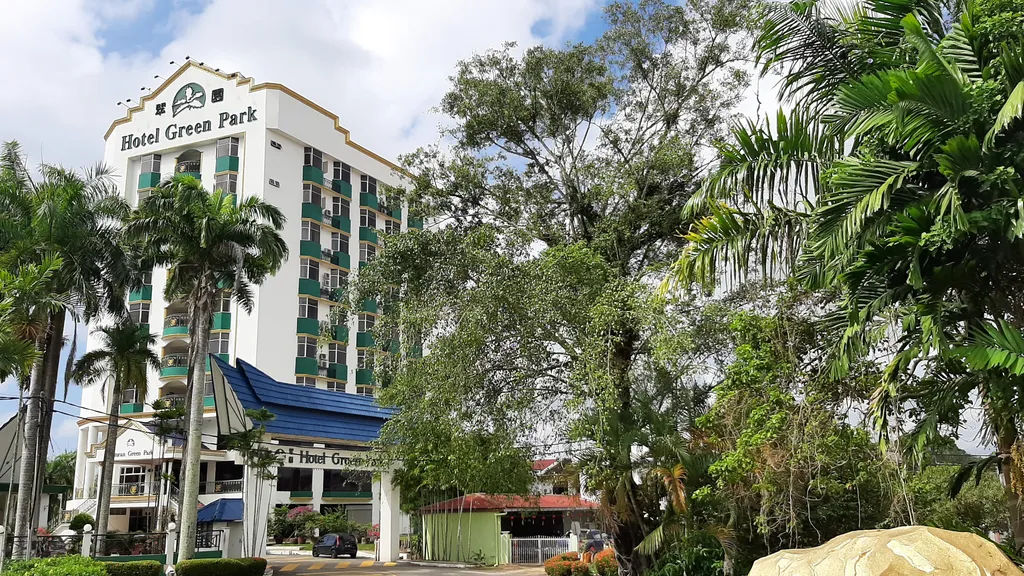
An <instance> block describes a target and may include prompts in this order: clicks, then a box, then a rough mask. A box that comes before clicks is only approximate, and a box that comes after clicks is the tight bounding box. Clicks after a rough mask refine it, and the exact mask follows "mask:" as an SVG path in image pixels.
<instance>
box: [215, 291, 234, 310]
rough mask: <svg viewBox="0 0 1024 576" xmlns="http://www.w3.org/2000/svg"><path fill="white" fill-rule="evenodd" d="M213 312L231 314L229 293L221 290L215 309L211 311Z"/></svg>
mask: <svg viewBox="0 0 1024 576" xmlns="http://www.w3.org/2000/svg"><path fill="white" fill-rule="evenodd" d="M213 311H214V312H231V291H230V290H222V291H221V293H220V297H219V298H218V300H217V307H216V308H214V309H213Z"/></svg>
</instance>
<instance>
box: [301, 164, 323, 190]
mask: <svg viewBox="0 0 1024 576" xmlns="http://www.w3.org/2000/svg"><path fill="white" fill-rule="evenodd" d="M302 180H303V181H305V182H312V183H313V184H316V185H317V186H323V185H324V171H323V170H321V169H319V168H317V167H316V166H303V167H302Z"/></svg>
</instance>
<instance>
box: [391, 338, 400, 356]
mask: <svg viewBox="0 0 1024 576" xmlns="http://www.w3.org/2000/svg"><path fill="white" fill-rule="evenodd" d="M401 351H402V346H401V343H400V342H399V341H398V340H391V341H389V342H388V352H391V353H392V354H398V353H399V352H401Z"/></svg>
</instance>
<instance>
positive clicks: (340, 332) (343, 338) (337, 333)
mask: <svg viewBox="0 0 1024 576" xmlns="http://www.w3.org/2000/svg"><path fill="white" fill-rule="evenodd" d="M334 339H335V340H336V341H338V342H348V326H335V327H334Z"/></svg>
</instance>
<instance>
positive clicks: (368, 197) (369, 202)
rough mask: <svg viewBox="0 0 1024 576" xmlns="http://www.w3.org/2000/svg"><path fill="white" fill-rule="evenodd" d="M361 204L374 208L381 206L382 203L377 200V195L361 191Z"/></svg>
mask: <svg viewBox="0 0 1024 576" xmlns="http://www.w3.org/2000/svg"><path fill="white" fill-rule="evenodd" d="M359 205H360V206H362V207H363V208H373V209H374V210H377V209H379V208H380V204H379V203H378V202H377V195H376V194H370V193H368V192H361V193H360V194H359Z"/></svg>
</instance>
